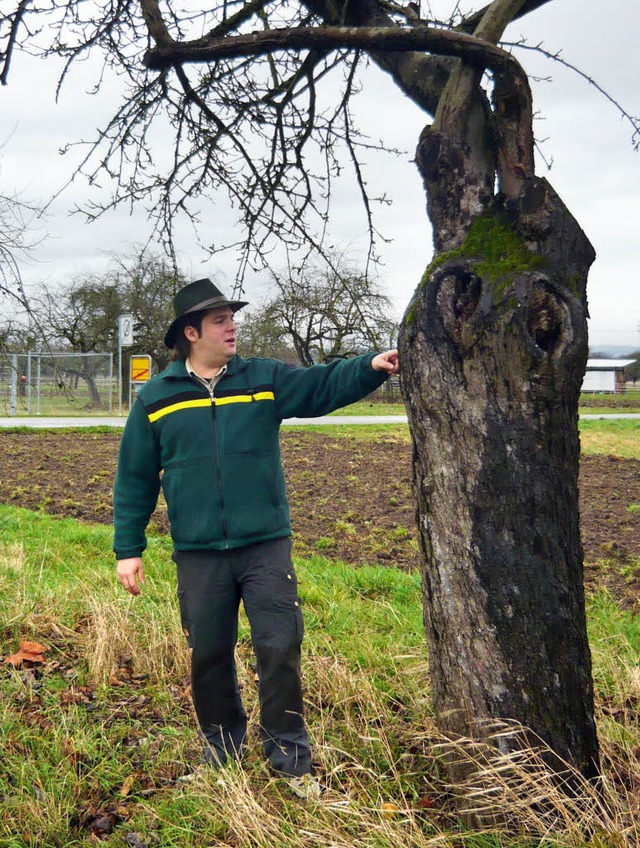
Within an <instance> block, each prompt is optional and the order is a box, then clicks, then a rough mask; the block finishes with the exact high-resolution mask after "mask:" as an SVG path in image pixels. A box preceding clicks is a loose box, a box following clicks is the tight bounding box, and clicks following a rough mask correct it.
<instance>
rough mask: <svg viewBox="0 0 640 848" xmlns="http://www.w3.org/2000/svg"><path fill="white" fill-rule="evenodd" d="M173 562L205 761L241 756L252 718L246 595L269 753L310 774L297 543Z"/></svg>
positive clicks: (284, 767) (280, 763)
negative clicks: (243, 679)
mask: <svg viewBox="0 0 640 848" xmlns="http://www.w3.org/2000/svg"><path fill="white" fill-rule="evenodd" d="M173 559H174V562H175V563H176V565H177V567H178V599H179V602H180V615H181V618H182V626H183V629H184V631H185V634H186V637H187V642H188V644H189V646H190V647H191V648H192V653H191V683H192V692H193V703H194V706H195V711H196V715H197V717H198V722H199V724H200V728H201V730H202V733H203V734H204V736H205V738H206V741H207V743H208V745H209V748H208V757H207V759H209V760H211V761H213V762H214V763H219V764H222V763H224V762H225V761H226V760H227V758H228V757H232V758H233V757H240V756H242V753H243V751H244V748H245V738H246V733H247V716H246V713H245V711H244V708H243V706H242V700H241V697H240V691H239V688H238V677H237V672H236V663H235V646H236V642H237V638H238V610H239V606H240V601H241V600H242V603H243V605H244V608H245V611H246V613H247V618H248V619H249V624H250V627H251V641H252V644H253V650H254V653H255V656H256V660H257V670H258V678H259V692H260V736H261V738H262V743H263V748H264V752H265V755H266V757H267V758H268V760H269V762H270V764H271V767H272V768H273V769H274V770H275V771H276V772H278V773H281V774H286V775H293V776H300V775H303V774H307V773H308V772H309V771H310V770H311V762H310V748H309V737H308V734H307V731H306V728H305V724H304V719H303V704H302V686H301V682H300V645H301V642H302V635H303V622H302V610H301V608H300V599H299V598H298V584H297V579H296V575H295V571H294V569H293V564H292V562H291V540H290V539H289V538H282V539H274V540H271V541H268V542H259V543H257V544H254V545H248V546H247V547H243V548H235V549H231V550H226V551H212V550H208V551H174V554H173Z"/></svg>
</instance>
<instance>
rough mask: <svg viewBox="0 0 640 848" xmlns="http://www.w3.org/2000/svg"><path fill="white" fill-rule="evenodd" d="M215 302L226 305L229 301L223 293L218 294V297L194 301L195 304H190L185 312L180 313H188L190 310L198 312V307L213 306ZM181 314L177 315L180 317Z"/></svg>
mask: <svg viewBox="0 0 640 848" xmlns="http://www.w3.org/2000/svg"><path fill="white" fill-rule="evenodd" d="M216 303H219V304H220V305H221V306H226V305H227V304H228V303H229V301H228V300H227V298H226V297H225V296H224V295H223V294H221V295H218V297H208V298H207V299H206V300H203V301H201V302H200V303H196V305H195V306H190V307H189V309H187V310H186V312H183V313H182V315H188V314H189V313H190V312H198V311H199V310H200V309H204V308H205V306H212V307H214V308H215V305H216ZM182 315H179V316H178V317H179V318H182Z"/></svg>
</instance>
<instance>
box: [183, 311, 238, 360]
mask: <svg viewBox="0 0 640 848" xmlns="http://www.w3.org/2000/svg"><path fill="white" fill-rule="evenodd" d="M184 334H185V336H186V337H187V339H188V340H189V341H190V342H191V355H192V357H193V358H194V359H197V360H199V361H201V362H206V363H209V364H211V365H225V364H226V363H227V362H228V361H229V360H230V359H231V357H232V356H233V355H234V354H235V352H236V342H237V338H236V323H235V321H234V319H233V311H232V310H231V309H229V308H228V307H222V308H220V309H212V310H210V311H209V312H207V313H206V315H205V316H204V318H203V319H202V329H201V332H200V334H199V335H198V331H197V330H196V329H195V328H194V327H186V328H185V331H184Z"/></svg>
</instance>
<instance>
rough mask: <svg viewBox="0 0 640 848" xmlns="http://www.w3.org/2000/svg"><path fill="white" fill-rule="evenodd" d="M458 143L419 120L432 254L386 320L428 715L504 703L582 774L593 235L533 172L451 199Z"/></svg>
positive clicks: (472, 729)
mask: <svg viewBox="0 0 640 848" xmlns="http://www.w3.org/2000/svg"><path fill="white" fill-rule="evenodd" d="M459 154H460V151H456V150H455V149H453V148H452V147H451V146H448V145H447V143H446V141H445V140H443V138H442V137H440V136H439V135H438V133H434V132H433V131H427V132H426V133H423V137H422V139H421V142H420V146H419V149H418V157H417V159H418V162H419V165H420V167H421V170H422V172H423V177H424V179H425V183H426V185H427V191H428V196H429V204H430V205H429V215H430V218H431V220H432V221H433V222H434V227H435V229H436V235H435V243H436V256H435V259H434V261H433V262H432V263H431V265H430V266H429V268H428V269H427V271H426V273H425V275H424V278H423V280H422V282H421V283H420V286H419V287H418V289H417V291H416V293H415V295H414V297H413V300H412V302H411V304H410V306H409V308H408V310H407V312H406V314H405V317H404V320H403V325H402V328H401V335H400V353H401V359H402V389H403V396H404V399H405V402H406V404H407V408H408V414H409V423H410V428H411V433H412V438H413V447H414V460H413V468H414V488H415V495H416V500H417V517H418V522H419V531H420V539H421V546H422V552H423V555H424V569H423V587H424V602H425V626H426V630H427V638H428V644H429V652H430V667H431V682H432V689H433V697H434V702H435V709H436V713H437V720H438V723H439V726H440V728H441V729H442V730H443V731H444V732H445V733H446V734H447V735H448V736H451V737H453V738H459V737H474V738H476V739H477V738H478V737H482V735H483V729H482V724H483V720H485V719H487V720H491V719H507V720H515V721H517V722H520V723H521V724H522V725H524V726H525V727H526V728H529V730H530V731H531V732H532V734H534V735H535V736H537V737H539V738H541V739H542V740H544V742H545V743H546V744H547V745H548V746H550V748H551V749H552V750H553V752H555V754H556V755H558V756H559V757H561V758H562V759H563V760H565V761H566V762H568V763H570V764H571V765H573V766H575V767H576V768H577V769H578V770H579V771H580V772H581V773H582V774H583V775H585V776H587V777H591V776H594V775H596V774H597V771H598V743H597V737H596V732H595V724H594V717H593V691H592V682H591V662H590V652H589V646H588V643H587V635H586V625H585V610H584V591H583V570H582V547H581V542H580V533H579V513H578V462H579V438H578V429H577V422H578V398H579V391H580V385H581V381H582V375H583V373H584V366H585V362H586V357H587V329H586V296H585V288H586V278H587V273H588V269H589V267H590V265H591V263H592V261H593V259H594V252H593V249H592V247H591V245H590V244H589V242H588V240H587V238H586V236H585V235H584V233H583V232H582V231H581V230H580V228H579V226H578V225H577V223H576V222H575V220H574V219H573V218H572V216H571V215H570V213H569V212H568V211H567V210H566V208H565V207H564V206H563V204H562V202H561V201H560V199H559V197H558V196H557V195H556V194H555V192H554V191H553V189H552V188H551V187H550V185H549V184H548V183H547V182H546V181H545V180H543V179H537V178H535V177H533V178H526V179H524V180H523V181H522V190H521V191H520V193H519V194H518V196H517V197H513V198H511V199H509V200H505V199H504V198H501V197H500V196H497V197H496V198H493V199H491V200H490V201H489V202H486V203H485V204H484V211H483V212H481V214H478V204H477V203H476V204H475V206H473V208H472V207H469V208H468V209H467V210H466V211H465V210H464V209H463V208H462V207H463V206H464V202H463V198H464V197H465V196H469V193H468V191H467V188H468V186H465V185H464V180H465V179H467V177H465V174H468V169H465V168H464V167H458V168H457V167H456V163H455V159H456V157H457V156H458V155H459ZM486 189H487V186H486V185H485V186H484V188H483V191H484V192H485V194H486ZM476 196H477V195H476ZM452 198H453V201H452ZM442 234H444V235H442ZM452 246H453V247H452ZM445 248H446V252H445ZM533 738H534V737H533V736H530V739H533ZM518 745H521V740H520V741H518V740H517V739H516V737H515V735H514V737H513V739H509V737H508V736H507V737H503V739H502V741H501V744H500V748H501V749H503V750H504V749H509V746H513V747H514V748H515V747H517V746H518ZM552 759H553V757H552ZM552 767H553V768H554V770H556V771H561V770H562V768H563V766H562V764H561V763H560V762H558V761H555V762H553V763H552ZM463 771H464V769H462V771H461V768H460V767H457V766H455V765H451V767H450V777H451V779H452V780H454V781H458V780H460V779H461V777H462V776H463V774H462V772H463Z"/></svg>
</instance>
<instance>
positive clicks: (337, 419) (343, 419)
mask: <svg viewBox="0 0 640 848" xmlns="http://www.w3.org/2000/svg"><path fill="white" fill-rule="evenodd" d="M580 418H581V419H582V420H584V421H595V420H601V419H605V418H618V419H619V418H626V419H640V413H637V412H621V413H614V414H611V415H598V414H596V413H590V414H587V415H581V416H580ZM126 420H127V419H126V418H117V417H115V418H98V417H95V418H44V417H41V418H39V417H37V416H32V417H30V418H18V417H16V418H0V428H2V427H42V428H54V427H124V425H125V422H126ZM282 423H283V424H284V426H299V425H308V424H315V425H321V426H323V425H336V424H406V423H407V416H406V415H362V416H361V415H325V416H323V417H322V418H287V419H286V420H285V421H283V422H282Z"/></svg>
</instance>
